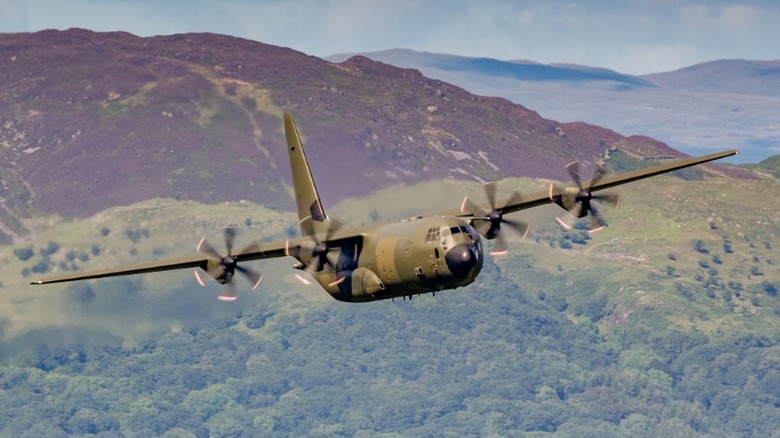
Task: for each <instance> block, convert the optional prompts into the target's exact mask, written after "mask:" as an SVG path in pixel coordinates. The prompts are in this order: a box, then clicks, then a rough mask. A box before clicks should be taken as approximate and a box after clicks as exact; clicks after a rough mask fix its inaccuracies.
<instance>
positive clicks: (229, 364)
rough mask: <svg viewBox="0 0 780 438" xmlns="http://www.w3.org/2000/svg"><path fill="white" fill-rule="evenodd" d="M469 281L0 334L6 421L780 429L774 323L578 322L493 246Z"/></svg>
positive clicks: (205, 430) (213, 426)
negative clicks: (95, 327)
mask: <svg viewBox="0 0 780 438" xmlns="http://www.w3.org/2000/svg"><path fill="white" fill-rule="evenodd" d="M480 279H481V280H482V281H481V282H480V284H479V285H475V286H472V287H470V288H467V289H460V290H457V291H452V292H448V293H444V294H439V295H437V297H432V296H423V297H416V298H415V299H413V300H411V301H397V302H386V303H385V302H382V303H373V304H368V305H350V304H343V303H337V302H322V303H315V304H311V303H310V304H306V303H299V304H303V305H302V306H301V307H300V308H298V309H292V310H290V309H289V306H290V302H289V299H288V300H287V301H284V300H283V299H281V298H275V297H274V295H273V294H271V295H270V296H268V297H266V298H264V302H263V303H262V305H261V306H258V307H255V308H248V307H243V306H235V307H233V309H234V311H235V312H236V314H234V315H229V316H224V317H222V318H221V319H220V320H219V321H217V322H212V323H208V324H205V325H203V326H200V327H182V329H181V330H179V331H175V332H168V333H164V334H160V335H156V336H150V337H148V338H147V339H145V340H143V341H139V342H135V343H133V345H129V346H127V345H125V346H123V345H122V344H121V341H120V340H119V339H115V340H113V341H112V340H111V339H110V338H109V339H103V340H102V341H101V342H99V343H97V344H93V345H86V344H84V342H83V339H86V338H88V337H89V336H88V335H89V334H87V333H79V332H78V328H74V329H73V330H71V331H69V330H54V329H52V330H49V331H48V332H46V331H42V332H33V333H30V334H28V338H27V339H25V338H24V337H22V338H17V339H15V340H14V341H13V344H10V343H8V342H6V343H5V344H3V345H2V346H3V348H4V350H5V353H6V355H5V356H6V359H7V363H6V364H5V365H3V366H2V367H0V391H2V397H0V404H2V406H0V412H2V417H3V421H2V426H0V428H1V430H2V434H3V436H30V437H33V436H35V437H40V436H47V437H58V436H92V435H94V436H101V437H109V436H128V437H129V436H134V437H146V436H149V437H152V436H166V437H207V436H322V437H326V436H336V437H337V436H366V437H368V436H491V435H492V436H531V437H533V436H539V437H546V436H551V437H552V436H556V437H557V436H577V437H603V436H626V437H638V436H663V437H696V436H756V437H759V436H760V437H770V436H778V432H777V431H778V430H780V415H778V413H779V411H778V406H780V370H778V366H777V364H778V363H779V362H780V345H779V344H778V339H777V338H776V337H765V336H756V335H751V334H745V333H741V334H740V333H729V332H728V331H720V330H718V331H716V332H714V333H713V334H709V335H708V334H704V333H697V332H695V331H694V332H690V331H689V332H682V331H677V330H663V331H661V332H655V330H653V329H650V328H649V327H652V323H648V322H647V321H642V320H641V319H637V320H635V322H634V323H631V324H625V325H622V326H620V327H619V328H616V329H613V330H611V331H609V333H607V334H600V330H599V328H598V326H597V322H598V321H599V320H600V319H602V318H603V317H604V316H605V306H606V302H605V301H604V300H598V299H596V300H594V301H593V302H594V303H595V304H594V305H593V306H592V308H586V309H583V310H580V311H579V312H580V314H581V315H584V316H585V318H580V319H578V320H577V321H576V323H575V322H573V321H572V320H571V318H570V317H567V314H570V313H567V311H566V310H570V309H567V303H566V300H565V299H563V300H562V299H553V298H552V295H550V296H547V295H545V294H540V293H530V292H529V291H526V290H523V289H522V288H519V287H518V286H517V285H516V283H515V282H513V281H510V280H509V279H508V278H507V277H506V272H505V268H504V267H502V266H501V265H500V264H496V263H494V262H493V261H490V260H489V261H488V262H487V264H486V266H485V272H483V274H482V276H481V277H480ZM99 284H100V285H101V286H102V287H101V288H102V289H106V287H107V286H110V287H111V294H115V295H118V296H120V297H121V296H124V297H126V298H125V300H127V302H128V303H129V302H130V301H132V299H137V298H140V291H139V290H138V289H139V288H140V287H141V283H140V282H139V281H130V280H115V281H111V282H102V283H99ZM101 296H102V295H100V296H98V297H97V298H96V297H95V296H94V292H93V291H92V288H91V286H85V285H79V286H73V287H70V288H68V301H69V302H71V303H72V304H74V305H78V306H80V307H82V308H83V311H84V312H85V313H89V312H93V311H94V312H102V311H105V309H104V308H103V307H104V306H108V305H109V304H110V305H113V306H116V304H117V302H116V301H111V302H109V301H101V300H103V298H100V297H101ZM128 298H130V299H128ZM105 299H106V300H108V298H105ZM112 300H115V298H112ZM141 301H142V300H141ZM294 301H295V300H293V305H294ZM283 308H284V310H282V309H283ZM126 309H127V310H128V311H130V312H133V311H143V308H142V305H141V304H136V305H135V307H133V306H129V307H127V308H126ZM275 309H276V310H275ZM277 310H279V311H277ZM114 311H116V310H114ZM93 335H94V334H93ZM92 337H93V338H94V337H95V336H92ZM41 338H46V339H48V342H41V341H40V339H41ZM25 346H28V347H30V348H25ZM33 347H34V348H33ZM9 352H13V353H12V354H13V356H12V357H10V358H9V357H8V355H7V354H8V353H9Z"/></svg>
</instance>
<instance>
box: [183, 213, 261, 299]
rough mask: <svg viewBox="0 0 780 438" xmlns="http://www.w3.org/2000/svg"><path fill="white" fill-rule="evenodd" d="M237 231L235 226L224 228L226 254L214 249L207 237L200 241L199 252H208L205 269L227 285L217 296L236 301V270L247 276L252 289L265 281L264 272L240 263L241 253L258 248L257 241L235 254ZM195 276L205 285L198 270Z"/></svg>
mask: <svg viewBox="0 0 780 438" xmlns="http://www.w3.org/2000/svg"><path fill="white" fill-rule="evenodd" d="M237 231H238V230H237V229H236V228H235V227H227V228H225V229H224V232H223V235H224V239H225V248H226V250H227V255H226V256H222V254H220V253H219V252H218V251H217V250H216V249H214V247H213V246H211V244H210V243H209V242H208V241H207V240H206V238H205V237H204V238H202V239H201V240H200V243H198V252H200V253H202V254H206V255H207V256H208V257H209V262H208V265H207V267H206V269H205V271H206V273H207V274H208V275H209V276H211V277H212V278H214V279H215V280H217V282H218V283H220V284H223V285H225V287H224V289H223V291H222V293H220V294H219V296H218V297H217V299H218V300H220V301H235V300H236V299H237V298H238V295H237V294H236V286H235V284H234V283H233V277H234V276H235V274H236V271H238V272H240V273H241V274H242V275H243V276H244V277H246V279H247V280H248V281H249V283H250V284H251V285H252V290H254V289H257V287H258V286H260V283H261V282H262V281H263V274H261V273H259V272H255V271H253V270H251V269H248V268H245V267H243V266H239V265H238V260H239V259H240V258H241V255H242V254H245V253H248V252H250V251H254V250H256V249H257V243H252V244H250V245H249V246H247V247H246V248H244V249H242V250H241V251H239V252H238V253H236V254H233V246H234V243H235V239H236V234H237ZM195 277H196V278H197V280H198V283H200V284H201V285H205V282H204V280H203V278H202V277H201V276H200V275H199V274H198V273H197V271H196V272H195Z"/></svg>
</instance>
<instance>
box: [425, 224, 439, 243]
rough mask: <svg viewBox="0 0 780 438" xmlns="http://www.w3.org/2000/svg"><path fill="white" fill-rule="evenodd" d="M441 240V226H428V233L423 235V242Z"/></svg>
mask: <svg viewBox="0 0 780 438" xmlns="http://www.w3.org/2000/svg"><path fill="white" fill-rule="evenodd" d="M440 240H441V228H440V227H433V228H428V233H427V234H426V235H425V243H430V242H438V241H440Z"/></svg>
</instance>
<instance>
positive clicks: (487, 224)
mask: <svg viewBox="0 0 780 438" xmlns="http://www.w3.org/2000/svg"><path fill="white" fill-rule="evenodd" d="M496 187H497V186H496V183H495V182H489V183H487V184H485V185H484V188H485V197H486V198H487V201H488V204H489V205H490V211H485V210H484V209H482V208H481V207H479V206H478V205H476V204H474V203H472V202H471V201H470V200H469V198H468V197H466V198H465V199H463V204H462V205H461V212H465V211H467V210H468V211H471V212H472V213H473V214H474V217H472V218H471V224H472V225H473V226H474V228H475V229H476V230H477V231H478V232H479V234H480V235H482V236H483V237H484V238H485V239H488V240H492V239H496V242H495V243H494V245H493V250H492V251H491V252H490V254H492V255H498V254H506V253H507V252H508V251H509V247H508V246H507V243H506V239H505V237H504V234H502V233H501V232H500V231H501V225H506V226H507V227H508V228H509V229H510V230H512V231H514V232H515V233H517V234H518V235H520V236H521V238H525V236H527V235H528V230H529V229H530V226H529V225H528V224H527V223H526V222H522V221H515V220H510V219H505V218H504V212H503V208H497V207H496V192H497V190H496ZM524 199H525V198H524V197H523V195H522V194H521V193H520V192H514V193H513V194H512V196H511V197H510V198H509V200H508V201H507V202H506V204H505V205H514V204H519V203H521V202H523V201H524Z"/></svg>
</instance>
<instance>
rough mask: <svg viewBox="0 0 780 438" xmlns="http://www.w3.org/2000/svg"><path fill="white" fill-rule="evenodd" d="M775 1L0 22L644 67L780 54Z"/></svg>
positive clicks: (304, 7) (164, 13)
mask: <svg viewBox="0 0 780 438" xmlns="http://www.w3.org/2000/svg"><path fill="white" fill-rule="evenodd" d="M778 23H780V2H778V1H776V0H753V1H733V0H622V1H621V0H591V1H565V0H546V1H545V0H515V1H512V0H474V1H467V0H297V1H296V0H218V1H208V0H67V1H65V0H0V33H5V32H34V31H38V30H43V29H67V28H70V27H80V28H86V29H90V30H95V31H116V30H119V31H126V32H130V33H133V34H135V35H138V36H152V35H169V34H175V33H184V32H214V33H221V34H228V35H233V36H238V37H242V38H247V39H251V40H255V41H260V42H263V43H267V44H273V45H277V46H283V47H290V48H293V49H296V50H299V51H301V52H304V53H307V54H310V55H314V56H318V57H325V56H328V55H332V54H336V53H354V52H371V51H378V50H385V49H392V48H406V49H412V50H417V51H427V52H436V53H447V54H455V55H463V56H478V57H489V58H497V59H503V60H515V59H525V60H531V61H537V62H541V63H574V64H582V65H589V66H594V67H604V68H610V69H613V70H616V71H619V72H621V73H628V74H646V73H657V72H664V71H672V70H677V69H679V68H683V67H686V66H689V65H693V64H697V63H700V62H706V61H713V60H716V59H735V58H739V59H750V60H774V59H780V26H778Z"/></svg>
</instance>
